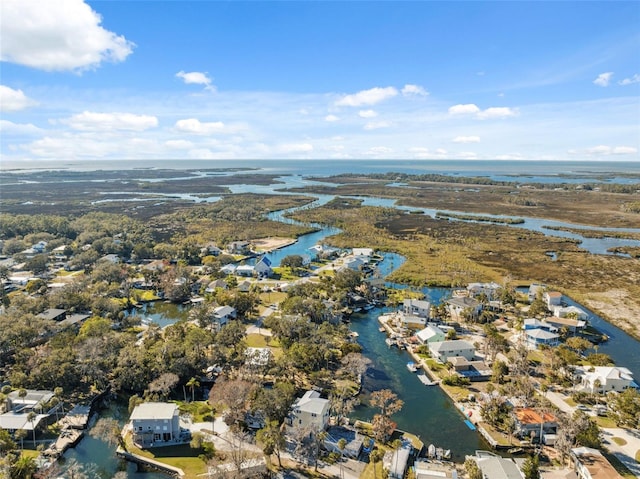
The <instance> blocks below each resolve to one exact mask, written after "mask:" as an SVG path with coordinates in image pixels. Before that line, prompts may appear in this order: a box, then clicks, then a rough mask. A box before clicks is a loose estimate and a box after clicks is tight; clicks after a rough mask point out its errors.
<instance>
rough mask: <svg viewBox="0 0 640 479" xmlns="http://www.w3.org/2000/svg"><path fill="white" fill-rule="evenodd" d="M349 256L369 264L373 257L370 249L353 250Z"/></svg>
mask: <svg viewBox="0 0 640 479" xmlns="http://www.w3.org/2000/svg"><path fill="white" fill-rule="evenodd" d="M351 254H352V255H353V256H354V257H356V258H362V259H363V260H364V261H365V262H367V263H368V262H370V261H371V258H372V257H373V249H372V248H353V249H352V250H351Z"/></svg>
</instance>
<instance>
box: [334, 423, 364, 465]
mask: <svg viewBox="0 0 640 479" xmlns="http://www.w3.org/2000/svg"><path fill="white" fill-rule="evenodd" d="M341 439H344V440H345V441H346V444H345V446H344V449H342V450H341V449H340V447H338V445H339V443H340V440H341ZM363 445H364V440H363V436H362V435H361V434H359V433H358V432H357V431H356V430H355V429H353V428H352V427H344V426H330V427H329V428H328V429H327V438H326V439H325V440H324V447H325V449H326V450H327V451H329V452H337V453H338V454H341V455H343V456H347V457H351V458H354V459H356V458H357V457H358V456H360V453H361V452H362V447H363Z"/></svg>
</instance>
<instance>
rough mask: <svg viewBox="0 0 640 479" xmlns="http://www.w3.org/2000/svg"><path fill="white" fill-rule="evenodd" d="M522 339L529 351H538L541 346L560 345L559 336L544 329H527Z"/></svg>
mask: <svg viewBox="0 0 640 479" xmlns="http://www.w3.org/2000/svg"><path fill="white" fill-rule="evenodd" d="M524 339H525V342H526V343H527V346H528V347H529V349H538V347H539V346H541V345H546V346H557V345H558V344H559V343H560V335H558V334H556V333H552V332H550V331H546V330H544V329H540V328H536V329H527V330H525V332H524Z"/></svg>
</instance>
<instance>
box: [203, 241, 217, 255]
mask: <svg viewBox="0 0 640 479" xmlns="http://www.w3.org/2000/svg"><path fill="white" fill-rule="evenodd" d="M200 253H201V254H202V255H203V256H220V255H221V254H222V250H221V249H220V248H218V247H217V246H216V245H215V244H213V243H209V244H208V245H207V246H205V247H203V248H202V249H201V250H200Z"/></svg>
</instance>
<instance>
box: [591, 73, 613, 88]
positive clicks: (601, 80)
mask: <svg viewBox="0 0 640 479" xmlns="http://www.w3.org/2000/svg"><path fill="white" fill-rule="evenodd" d="M611 77H613V72H606V73H600V75H598V78H596V79H595V80H593V83H594V84H595V85H598V86H609V82H610V81H611Z"/></svg>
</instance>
